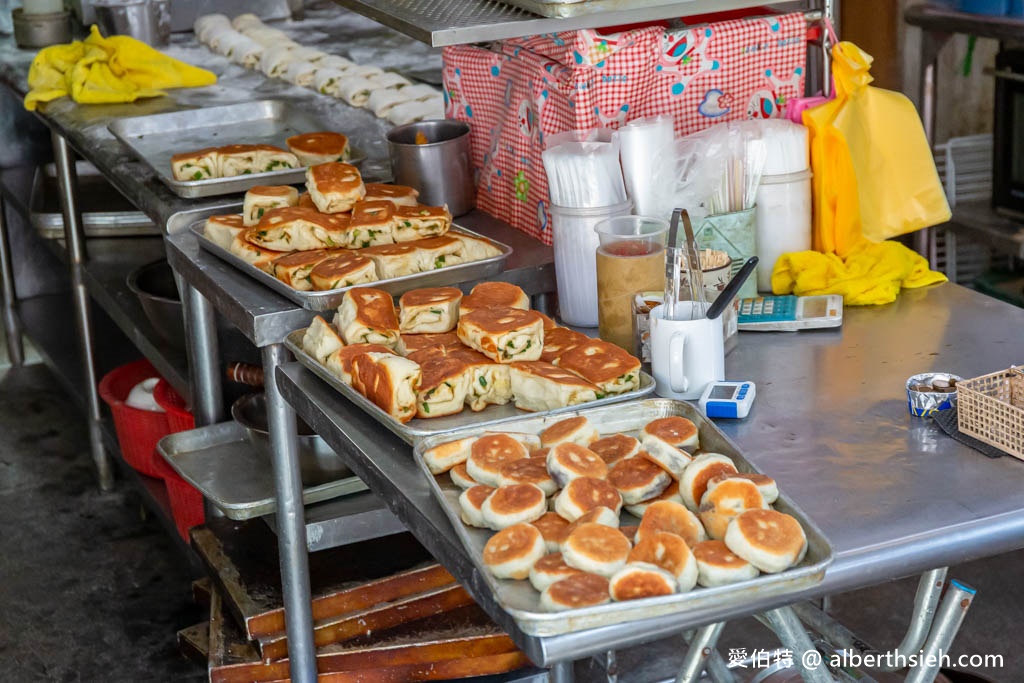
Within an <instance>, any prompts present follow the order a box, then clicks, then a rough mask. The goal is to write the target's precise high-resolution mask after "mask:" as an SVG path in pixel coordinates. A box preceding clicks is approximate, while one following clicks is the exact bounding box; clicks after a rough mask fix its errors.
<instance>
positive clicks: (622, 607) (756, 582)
mask: <svg viewBox="0 0 1024 683" xmlns="http://www.w3.org/2000/svg"><path fill="white" fill-rule="evenodd" d="M576 408H577V409H576V410H573V411H571V412H569V413H562V414H560V415H558V416H552V417H541V416H536V417H528V418H526V419H521V420H516V421H512V422H506V423H505V424H503V425H502V428H503V429H507V430H509V431H513V432H526V433H530V434H539V433H540V432H541V431H542V430H544V428H546V427H548V426H549V425H551V424H552V423H554V422H557V421H558V420H561V419H565V418H566V417H571V416H573V415H585V416H586V417H587V418H588V419H589V420H590V421H591V422H592V423H593V424H594V425H596V426H597V428H598V429H599V430H600V432H601V434H613V433H616V432H630V433H635V432H636V431H638V430H639V429H640V428H641V427H642V426H643V425H645V424H646V423H647V422H649V421H651V420H654V419H657V418H659V417H669V416H673V415H679V416H682V417H685V418H687V419H690V420H692V421H693V422H694V423H695V424H696V425H697V428H698V429H699V430H700V442H701V448H702V449H704V450H706V451H713V452H716V453H722V454H724V455H727V456H729V457H730V458H732V459H733V461H734V462H735V463H736V467H737V468H738V469H739V470H740V471H741V472H759V470H758V469H757V468H755V467H754V466H753V465H751V464H750V462H749V461H748V460H747V459H746V458H744V457H743V454H742V453H741V452H740V450H739V449H738V448H737V447H736V445H735V444H733V443H732V442H731V441H730V440H729V439H728V438H727V437H726V436H725V435H724V434H722V432H721V431H719V429H718V427H716V426H715V425H714V423H712V422H711V421H710V420H708V419H707V418H705V417H704V416H703V415H702V414H701V412H700V411H699V410H698V409H697V408H696V407H694V406H693V405H692V404H690V403H686V402H684V401H676V400H672V399H660V398H653V399H647V400H643V401H635V402H632V403H629V404H626V405H615V406H608V407H602V408H583V409H580V408H579V407H578V406H577V407H576ZM483 431H485V430H484V429H483V428H479V427H474V428H473V429H471V430H467V431H464V432H461V433H460V434H459V435H458V436H459V437H460V438H461V437H465V436H471V435H473V434H478V433H480V432H483ZM453 438H454V435H452V434H442V435H437V436H433V437H431V438H429V439H424V440H423V441H421V442H420V443H418V444H416V448H415V449H414V451H413V457H414V458H415V460H416V462H417V464H418V465H419V467H420V469H421V470H422V471H423V474H424V476H425V477H426V478H427V479H428V480H429V481H430V488H431V490H432V491H433V493H434V496H435V497H436V498H437V500H438V501H440V503H441V507H442V508H444V511H445V513H446V514H447V515H448V518H449V519H450V520H451V523H452V526H453V527H454V528H455V533H456V535H457V536H458V537H459V540H460V541H462V545H463V546H464V547H465V549H466V552H467V553H468V554H469V557H470V559H471V560H472V562H473V564H474V566H475V567H476V571H475V572H474V574H477V575H479V577H482V579H483V583H484V584H485V585H486V587H487V588H489V589H490V592H491V596H490V599H492V600H493V602H494V605H496V606H498V607H500V608H501V609H503V610H505V611H506V612H508V614H509V615H511V616H512V617H513V618H514V619H515V620H516V622H517V623H518V624H519V626H520V628H522V630H523V632H524V633H527V634H530V635H535V636H550V635H556V634H560V633H568V632H571V631H582V630H585V629H590V628H597V627H599V626H609V625H612V624H619V623H622V622H626V621H632V620H636V619H647V618H650V617H657V616H661V615H665V614H671V613H674V612H682V611H685V610H689V609H701V608H703V607H706V606H709V605H715V606H723V605H737V604H738V605H742V604H743V603H744V602H749V601H751V600H754V599H755V598H763V597H775V596H780V595H785V594H787V593H791V592H796V591H799V590H803V589H805V588H807V587H809V586H813V585H815V584H817V583H820V582H821V580H822V578H824V576H825V568H826V567H828V565H829V563H831V562H832V557H833V551H832V546H831V544H830V543H829V542H828V539H826V538H825V536H824V535H823V534H822V533H821V530H820V529H818V527H817V525H816V524H814V522H813V521H811V520H810V519H809V518H808V517H807V515H805V514H804V513H803V512H802V511H801V510H800V509H799V508H798V507H796V506H795V505H794V504H793V503H792V501H791V500H790V499H789V498H788V497H787V496H786V494H785V491H782V492H780V493H779V498H778V500H777V501H776V502H775V503H774V505H773V507H775V508H776V509H777V510H779V511H780V512H785V513H787V514H789V515H792V516H793V517H795V518H796V519H797V520H798V521H799V522H800V524H801V525H802V526H803V528H804V533H806V535H807V543H808V547H807V555H806V557H805V558H804V560H803V562H801V563H800V564H799V565H798V566H796V567H793V568H791V569H787V570H786V571H784V572H781V573H779V574H762V575H761V576H759V577H757V578H756V579H751V580H749V581H743V582H740V583H735V584H732V585H729V586H718V587H715V588H703V587H700V586H698V587H696V588H694V589H693V590H692V591H690V592H688V593H675V594H673V595H666V596H662V597H656V598H646V599H643V600H631V601H628V602H613V603H609V604H605V605H599V606H597V607H586V608H582V609H577V610H572V611H568V612H545V611H543V610H542V609H541V608H540V593H538V592H537V591H536V590H534V588H533V586H531V585H530V582H529V581H513V580H510V579H496V578H495V577H494V576H493V575H492V574H491V573H490V572H489V571H488V570H487V568H486V567H484V564H483V561H482V553H483V549H484V545H486V543H487V540H488V539H489V538H490V537H491V535H492V533H493V532H491V531H488V530H485V529H476V528H473V527H469V526H467V525H466V524H464V523H463V522H462V520H461V519H460V516H459V501H458V498H459V494H460V493H462V489H460V488H458V487H457V486H455V484H453V483H451V479H450V478H449V477H448V475H446V474H442V475H440V476H434V475H432V474H431V473H430V470H429V469H428V468H427V466H426V463H425V462H424V460H423V452H424V451H426V450H427V449H429V448H431V447H433V446H436V445H437V444H439V443H444V442H445V441H450V440H452V439H453ZM767 474H769V475H770V474H771V473H770V472H769V473H767ZM620 519H621V524H622V526H630V525H635V524H639V520H637V519H636V518H635V517H633V516H632V515H630V514H629V513H626V512H623V514H622V517H621V518H620ZM456 578H460V579H464V578H466V577H456ZM474 578H477V577H474ZM476 597H477V598H480V596H479V595H477V596H476ZM486 599H487V596H485V600H486ZM484 607H485V608H486V607H487V605H484Z"/></svg>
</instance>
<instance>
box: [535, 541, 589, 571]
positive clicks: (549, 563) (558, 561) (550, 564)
mask: <svg viewBox="0 0 1024 683" xmlns="http://www.w3.org/2000/svg"><path fill="white" fill-rule="evenodd" d="M541 533H542V534H543V533H544V532H543V531H542V532H541ZM533 569H534V571H536V572H537V573H539V574H546V575H548V576H549V577H551V576H558V577H561V578H559V579H558V580H559V581H561V580H562V579H567V578H569V577H570V576H578V575H580V574H586V572H585V571H583V570H582V569H576V567H570V566H569V565H567V564H566V563H565V559H564V558H563V557H562V553H549V554H547V555H545V556H544V557H542V558H540V559H539V560H537V561H536V562H534V563H533Z"/></svg>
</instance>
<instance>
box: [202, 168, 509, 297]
mask: <svg viewBox="0 0 1024 683" xmlns="http://www.w3.org/2000/svg"><path fill="white" fill-rule="evenodd" d="M306 189H307V192H305V193H302V194H300V193H299V191H298V190H297V189H296V188H294V187H292V186H290V185H272V186H256V187H252V188H249V190H248V191H247V192H246V193H245V202H244V204H243V206H242V213H241V214H231V215H224V216H211V217H210V218H207V219H206V220H204V221H200V222H197V223H195V224H193V225H192V226H191V229H192V232H193V233H194V234H195V235H196V236H197V237H198V238H199V244H200V246H201V247H202V248H203V249H205V250H207V251H209V252H211V253H213V254H215V255H216V256H218V257H220V258H222V259H224V260H225V261H228V262H229V263H231V264H233V265H234V266H236V267H238V268H239V269H241V270H243V271H245V272H247V273H248V274H250V275H251V276H252V277H254V278H256V279H257V280H259V281H260V282H262V283H264V284H265V285H266V286H268V287H270V288H271V289H273V290H275V291H277V292H279V293H280V294H282V295H283V296H285V297H287V298H288V299H290V300H291V301H294V302H295V303H297V304H299V305H301V306H303V307H304V308H307V309H309V310H314V311H324V310H328V309H332V308H337V307H338V306H339V305H340V304H341V301H342V295H343V294H344V293H345V292H346V291H347V290H349V289H351V288H353V287H358V286H364V285H371V286H373V287H375V288H378V289H382V290H384V291H386V292H388V293H390V294H402V293H404V292H407V291H409V290H411V289H415V288H422V287H434V286H441V285H450V284H455V283H459V282H466V281H472V280H481V279H485V278H487V277H490V276H492V275H495V274H497V273H498V272H500V271H501V268H502V263H503V262H504V260H505V259H506V258H507V257H508V255H509V254H510V253H511V252H512V249H511V248H510V247H508V246H506V245H504V244H501V243H500V242H496V241H494V240H491V239H487V238H485V237H483V236H481V235H478V234H476V233H474V232H472V231H469V230H466V229H465V228H462V227H458V226H455V227H453V225H452V217H451V214H450V213H449V212H448V208H447V207H445V206H425V205H422V204H419V203H418V201H417V197H418V194H419V193H418V192H417V191H416V190H415V189H413V188H411V187H405V186H402V185H385V184H377V183H364V182H363V179H362V176H361V175H360V173H359V169H357V168H356V167H354V166H351V165H350V164H346V163H343V162H337V161H332V162H326V163H321V164H315V165H313V166H310V168H309V169H308V170H307V171H306Z"/></svg>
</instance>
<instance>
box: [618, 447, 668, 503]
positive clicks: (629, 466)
mask: <svg viewBox="0 0 1024 683" xmlns="http://www.w3.org/2000/svg"><path fill="white" fill-rule="evenodd" d="M642 455H643V451H641V456H642ZM608 483H609V484H611V485H612V486H614V487H615V490H617V491H618V492H619V493H620V494H621V495H622V502H623V503H626V504H629V505H635V504H636V503H639V502H640V501H642V500H649V499H651V498H654V497H656V496H658V495H660V494H661V493H662V492H663V491H664V490H665V489H667V488H668V486H669V484H671V483H672V477H670V476H669V475H668V473H667V472H666V471H665V470H664V469H662V468H661V467H659V466H658V465H656V464H654V463H653V462H651V461H650V460H648V459H646V458H644V457H637V458H627V459H625V460H620V461H619V462H618V463H617V464H616V465H615V466H614V467H612V469H611V472H609V473H608Z"/></svg>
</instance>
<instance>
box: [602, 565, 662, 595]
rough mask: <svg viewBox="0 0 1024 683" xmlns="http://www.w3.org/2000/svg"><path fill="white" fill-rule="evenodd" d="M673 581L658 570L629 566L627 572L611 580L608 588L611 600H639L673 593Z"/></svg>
mask: <svg viewBox="0 0 1024 683" xmlns="http://www.w3.org/2000/svg"><path fill="white" fill-rule="evenodd" d="M673 583H674V582H672V581H670V580H669V579H668V577H666V576H665V575H664V574H662V573H660V572H656V571H652V570H650V569H643V568H631V570H630V571H629V572H628V573H626V574H623V575H622V576H618V577H616V579H615V581H613V582H611V584H610V590H611V594H612V599H613V600H616V601H619V602H621V601H623V600H640V599H642V598H653V597H656V596H659V595H671V594H672V593H675V590H676V589H675V586H674V585H673Z"/></svg>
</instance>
